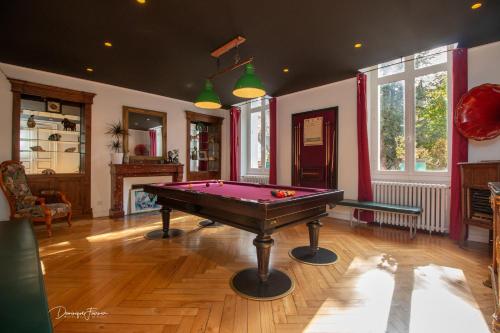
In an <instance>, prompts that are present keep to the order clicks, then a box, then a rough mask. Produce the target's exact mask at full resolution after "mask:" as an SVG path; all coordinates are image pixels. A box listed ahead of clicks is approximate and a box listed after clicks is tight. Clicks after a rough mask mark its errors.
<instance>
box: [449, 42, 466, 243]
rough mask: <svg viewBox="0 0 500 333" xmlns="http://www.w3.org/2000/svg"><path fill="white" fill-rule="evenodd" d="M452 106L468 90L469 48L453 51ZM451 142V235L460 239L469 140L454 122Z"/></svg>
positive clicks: (455, 104)
mask: <svg viewBox="0 0 500 333" xmlns="http://www.w3.org/2000/svg"><path fill="white" fill-rule="evenodd" d="M452 59H453V63H452V97H451V98H452V107H453V111H455V108H456V107H457V105H458V102H459V101H460V98H461V97H462V95H463V94H465V93H466V92H467V90H468V82H467V81H468V79H467V49H455V50H453V53H452ZM453 118H454V117H453ZM452 127H453V129H452V134H451V135H452V139H451V140H452V142H451V201H450V237H451V238H452V239H454V240H458V239H459V237H460V226H461V220H462V207H461V206H462V205H461V202H460V197H461V187H462V184H461V180H460V168H459V166H458V165H457V163H459V162H466V161H467V160H468V154H469V147H468V144H469V143H468V141H467V139H466V138H465V137H463V136H462V135H461V134H460V132H458V130H457V127H456V126H455V122H453V126H452Z"/></svg>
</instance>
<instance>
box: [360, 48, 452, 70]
mask: <svg viewBox="0 0 500 333" xmlns="http://www.w3.org/2000/svg"><path fill="white" fill-rule="evenodd" d="M453 50H454V49H450V50H446V51H440V52H436V53H432V54H428V55H425V56H421V57H413V58H410V59H406V60H401V61H399V62H395V63H393V64H389V65H385V66H380V67H379V65H375V67H374V68H372V69H368V70H366V71H359V72H360V73H362V74H366V73H370V72H373V71H375V70H378V69H381V68H387V67H391V66H394V65H399V64H403V63H405V62H410V61H415V60H417V59H423V58H428V57H432V56H435V55H439V54H442V53H447V52H451V51H453ZM404 58H405V57H400V58H399V59H404Z"/></svg>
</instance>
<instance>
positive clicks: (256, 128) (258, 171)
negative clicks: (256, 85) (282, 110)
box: [242, 98, 270, 175]
mask: <svg viewBox="0 0 500 333" xmlns="http://www.w3.org/2000/svg"><path fill="white" fill-rule="evenodd" d="M242 112H243V113H242V116H243V117H246V119H245V120H246V121H244V122H242V124H246V129H245V130H243V131H242V135H245V140H244V141H246V154H245V155H246V156H243V159H244V160H245V166H246V168H244V169H245V170H246V172H245V174H247V175H265V174H268V173H269V165H270V161H269V144H270V128H269V100H268V99H267V98H257V99H254V100H252V101H250V102H248V103H246V104H245V105H244V106H243V107H242Z"/></svg>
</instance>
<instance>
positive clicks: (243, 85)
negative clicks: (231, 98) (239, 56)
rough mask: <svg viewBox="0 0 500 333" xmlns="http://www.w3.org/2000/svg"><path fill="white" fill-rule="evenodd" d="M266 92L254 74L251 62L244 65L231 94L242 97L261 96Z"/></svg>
mask: <svg viewBox="0 0 500 333" xmlns="http://www.w3.org/2000/svg"><path fill="white" fill-rule="evenodd" d="M265 94H266V90H265V89H264V86H263V85H262V82H260V79H259V78H258V77H257V76H256V75H255V68H254V67H253V65H252V63H249V64H247V65H246V66H245V73H243V75H242V76H241V77H240V79H239V80H238V81H237V82H236V84H235V85H234V89H233V95H235V96H238V97H243V98H256V97H262V96H264V95H265Z"/></svg>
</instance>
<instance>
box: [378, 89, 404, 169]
mask: <svg viewBox="0 0 500 333" xmlns="http://www.w3.org/2000/svg"><path fill="white" fill-rule="evenodd" d="M404 86H405V82H404V81H403V80H402V81H397V82H391V83H387V84H382V85H379V86H378V101H379V115H380V124H379V125H380V126H379V128H380V160H379V168H380V170H400V171H403V170H404V169H405V99H404V98H405V93H404V92H405V88H404Z"/></svg>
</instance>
